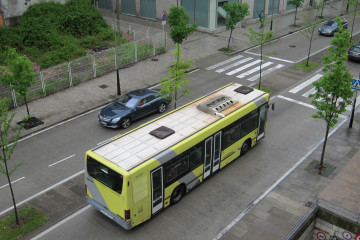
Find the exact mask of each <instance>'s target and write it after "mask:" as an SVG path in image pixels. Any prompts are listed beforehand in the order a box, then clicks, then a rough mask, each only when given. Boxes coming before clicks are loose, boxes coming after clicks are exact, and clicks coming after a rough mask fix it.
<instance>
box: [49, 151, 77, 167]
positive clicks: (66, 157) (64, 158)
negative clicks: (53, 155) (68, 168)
mask: <svg viewBox="0 0 360 240" xmlns="http://www.w3.org/2000/svg"><path fill="white" fill-rule="evenodd" d="M72 157H75V154H73V155H71V156H69V157H66V158H64V159H62V160H60V161H57V162H55V163H53V164H50V165H49V166H48V167H52V166H54V165H55V164H58V163H61V162H63V161H65V160H68V159H69V158H72Z"/></svg>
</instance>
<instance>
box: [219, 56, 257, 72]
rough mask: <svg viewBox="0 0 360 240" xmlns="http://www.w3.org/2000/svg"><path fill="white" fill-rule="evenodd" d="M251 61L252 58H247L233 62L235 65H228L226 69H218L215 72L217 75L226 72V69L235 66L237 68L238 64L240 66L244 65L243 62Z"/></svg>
mask: <svg viewBox="0 0 360 240" xmlns="http://www.w3.org/2000/svg"><path fill="white" fill-rule="evenodd" d="M251 59H253V58H252V57H248V58H244V59H241V60H240V61H237V62H235V63H232V64H230V65H228V66H226V67H223V68H220V69H218V70H216V71H215V72H217V73H221V72H224V71H226V70H228V69H230V68H233V67H236V66H238V65H240V64H242V63H244V62H247V61H250V60H251Z"/></svg>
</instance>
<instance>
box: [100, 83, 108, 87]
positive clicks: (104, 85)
mask: <svg viewBox="0 0 360 240" xmlns="http://www.w3.org/2000/svg"><path fill="white" fill-rule="evenodd" d="M99 87H100V88H107V87H108V85H106V84H103V85H100V86H99Z"/></svg>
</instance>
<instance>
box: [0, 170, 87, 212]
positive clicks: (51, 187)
mask: <svg viewBox="0 0 360 240" xmlns="http://www.w3.org/2000/svg"><path fill="white" fill-rule="evenodd" d="M84 172H85V170H81V171H80V172H77V173H75V174H74V175H72V176H70V177H68V178H65V179H64V180H61V181H60V182H58V183H56V184H54V185H52V186H50V187H48V188H46V189H44V190H42V191H40V192H38V193H37V194H35V195H32V196H31V197H29V198H27V199H25V200H23V201H21V202H19V203H17V204H16V206H20V205H22V204H24V203H26V202H28V201H30V200H31V199H33V198H36V197H38V196H40V195H41V194H43V193H46V192H47V191H49V190H51V189H53V188H55V187H57V186H59V185H61V184H63V183H64V182H66V181H69V180H70V179H72V178H74V177H76V176H77V175H80V174H82V173H84ZM13 209H14V207H13V206H12V207H9V208H7V209H5V210H3V211H2V212H0V216H1V215H3V214H4V213H7V212H8V211H10V210H13Z"/></svg>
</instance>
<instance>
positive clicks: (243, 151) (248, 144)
mask: <svg viewBox="0 0 360 240" xmlns="http://www.w3.org/2000/svg"><path fill="white" fill-rule="evenodd" d="M250 148H251V141H250V139H248V140H246V141H245V142H244V143H243V145H242V146H241V152H240V156H244V155H245V154H246V153H247V152H248V151H249V150H250Z"/></svg>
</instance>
